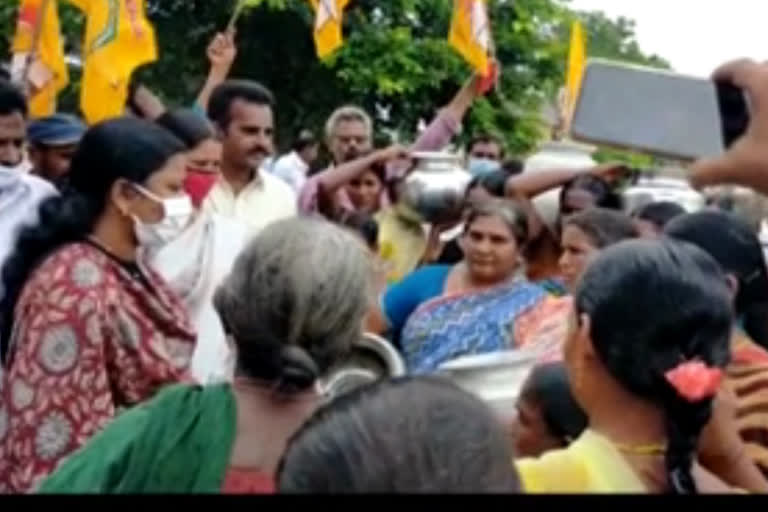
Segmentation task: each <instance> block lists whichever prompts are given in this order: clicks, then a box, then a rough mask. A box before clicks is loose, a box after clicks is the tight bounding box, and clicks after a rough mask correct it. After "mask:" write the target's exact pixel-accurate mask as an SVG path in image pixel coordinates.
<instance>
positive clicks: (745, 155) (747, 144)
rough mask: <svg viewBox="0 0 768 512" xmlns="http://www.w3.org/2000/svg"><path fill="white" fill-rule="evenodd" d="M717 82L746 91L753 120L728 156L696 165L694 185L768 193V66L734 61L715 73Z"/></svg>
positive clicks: (747, 61) (737, 139)
mask: <svg viewBox="0 0 768 512" xmlns="http://www.w3.org/2000/svg"><path fill="white" fill-rule="evenodd" d="M714 79H715V80H716V81H717V82H719V83H727V84H732V85H733V86H735V87H738V88H741V89H742V90H744V91H745V93H746V95H747V98H748V101H749V106H750V113H751V119H750V121H749V125H748V127H747V130H746V132H745V133H744V135H742V136H741V137H738V138H736V140H734V142H733V145H732V146H731V148H730V149H729V150H728V152H727V153H725V154H723V155H720V156H718V157H716V158H710V159H704V160H701V161H699V162H697V163H696V164H695V165H694V166H693V169H692V170H693V172H692V174H691V183H692V184H693V185H694V186H695V187H699V188H700V187H704V186H710V185H719V184H734V185H742V186H746V187H751V188H753V189H755V190H757V191H758V192H761V193H763V194H768V63H763V64H759V63H757V62H754V61H751V60H739V61H734V62H730V63H728V64H725V65H724V66H722V67H721V68H720V69H718V70H717V71H716V72H715V74H714Z"/></svg>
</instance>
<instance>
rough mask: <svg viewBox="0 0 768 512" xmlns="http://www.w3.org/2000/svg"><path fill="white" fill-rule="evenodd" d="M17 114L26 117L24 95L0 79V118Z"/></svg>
mask: <svg viewBox="0 0 768 512" xmlns="http://www.w3.org/2000/svg"><path fill="white" fill-rule="evenodd" d="M17 113H18V114H21V116H22V117H24V118H26V117H27V113H28V108H27V99H26V98H25V97H24V93H22V92H21V89H19V88H18V87H16V86H15V85H14V84H12V83H11V82H9V81H8V80H4V79H0V116H8V115H11V114H17Z"/></svg>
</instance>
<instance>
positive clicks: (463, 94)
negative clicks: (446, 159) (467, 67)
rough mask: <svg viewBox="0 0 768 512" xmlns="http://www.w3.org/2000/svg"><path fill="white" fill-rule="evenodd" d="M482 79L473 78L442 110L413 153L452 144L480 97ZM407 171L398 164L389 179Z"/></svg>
mask: <svg viewBox="0 0 768 512" xmlns="http://www.w3.org/2000/svg"><path fill="white" fill-rule="evenodd" d="M480 81H481V79H480V78H478V77H476V76H473V77H472V78H470V79H469V80H467V82H466V83H465V84H464V86H463V87H462V88H461V89H460V90H459V92H457V93H456V95H455V96H454V97H453V99H452V100H451V102H450V103H448V105H446V106H445V107H444V108H442V109H441V110H440V112H439V113H438V115H437V117H435V118H434V119H433V120H432V122H431V123H430V124H429V126H428V127H427V129H426V130H424V132H423V133H422V134H421V135H420V136H419V138H418V139H416V141H415V142H414V143H413V144H412V145H411V147H410V150H411V151H437V150H439V149H441V148H443V147H444V146H445V145H446V144H448V143H449V142H451V139H452V138H453V137H454V136H455V135H456V134H457V133H458V131H459V127H460V126H461V122H462V121H463V120H464V116H465V115H466V114H467V111H468V110H469V108H470V107H471V106H472V103H473V102H474V101H475V98H477V97H478V96H479V95H480V92H479V89H478V84H479V83H480ZM406 171H407V166H404V165H402V164H400V163H398V162H394V163H392V164H391V165H390V166H389V167H388V168H387V176H388V177H389V178H400V177H402V176H403V174H404V173H405V172H406Z"/></svg>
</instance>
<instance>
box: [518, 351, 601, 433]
mask: <svg viewBox="0 0 768 512" xmlns="http://www.w3.org/2000/svg"><path fill="white" fill-rule="evenodd" d="M523 396H524V397H526V398H527V397H530V398H531V399H532V400H533V401H535V402H536V403H538V404H539V406H540V407H541V412H542V414H543V416H544V422H545V423H546V425H547V428H548V429H549V431H550V432H551V433H552V435H553V436H555V437H557V438H558V439H561V440H563V441H564V442H565V443H566V444H567V443H568V442H570V441H573V440H575V439H577V438H578V437H579V436H581V434H582V432H584V430H585V429H586V428H587V424H588V419H587V415H586V414H584V411H583V410H582V409H581V407H580V406H579V404H578V403H577V402H576V399H575V398H574V397H573V394H572V393H571V385H570V383H569V382H568V373H567V372H566V369H565V365H564V364H563V363H547V364H542V365H539V366H537V367H536V368H534V369H533V371H532V372H531V374H530V375H529V376H528V380H527V381H526V383H525V386H524V387H523Z"/></svg>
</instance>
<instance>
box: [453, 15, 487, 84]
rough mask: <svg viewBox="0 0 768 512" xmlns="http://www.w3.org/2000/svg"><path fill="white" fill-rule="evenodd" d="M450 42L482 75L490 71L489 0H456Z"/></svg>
mask: <svg viewBox="0 0 768 512" xmlns="http://www.w3.org/2000/svg"><path fill="white" fill-rule="evenodd" d="M448 42H450V44H451V46H453V47H454V48H455V49H456V51H457V52H459V54H460V55H461V56H462V57H464V59H465V60H466V61H467V62H468V63H469V65H470V66H472V68H473V69H474V70H475V71H476V72H477V73H478V74H479V75H481V76H486V75H488V73H489V71H490V63H491V51H492V45H493V39H492V37H491V21H490V18H489V17H488V0H454V2H453V21H452V22H451V32H450V34H449V35H448Z"/></svg>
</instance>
